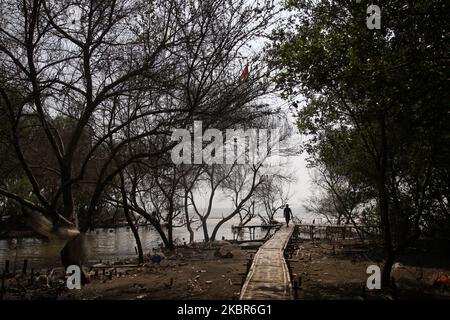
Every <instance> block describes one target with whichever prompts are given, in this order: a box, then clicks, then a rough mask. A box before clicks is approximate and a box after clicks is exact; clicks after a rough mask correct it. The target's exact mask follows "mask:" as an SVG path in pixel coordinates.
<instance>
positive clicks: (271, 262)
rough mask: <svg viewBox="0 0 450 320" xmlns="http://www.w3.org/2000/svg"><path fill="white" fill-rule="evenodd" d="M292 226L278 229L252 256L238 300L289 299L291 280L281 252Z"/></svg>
mask: <svg viewBox="0 0 450 320" xmlns="http://www.w3.org/2000/svg"><path fill="white" fill-rule="evenodd" d="M293 231H294V226H293V225H291V226H289V228H286V227H285V226H282V227H281V228H280V229H279V230H278V231H277V232H276V233H275V234H274V235H273V236H272V238H270V240H268V241H267V242H266V243H265V244H264V245H262V246H261V247H260V249H259V250H258V252H257V253H256V254H255V257H254V259H253V264H252V266H251V268H250V270H249V272H248V275H247V278H246V280H245V282H244V285H243V286H242V290H241V296H240V299H241V300H289V299H292V288H291V279H290V277H289V270H288V267H287V265H286V261H285V260H284V249H285V248H286V246H287V243H288V242H289V239H290V238H291V235H292V232H293Z"/></svg>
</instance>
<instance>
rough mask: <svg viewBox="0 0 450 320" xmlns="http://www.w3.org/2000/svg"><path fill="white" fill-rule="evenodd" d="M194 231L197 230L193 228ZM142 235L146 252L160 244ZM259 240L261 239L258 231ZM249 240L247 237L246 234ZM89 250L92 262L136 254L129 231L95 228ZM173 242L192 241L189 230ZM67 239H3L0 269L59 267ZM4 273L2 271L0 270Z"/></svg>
mask: <svg viewBox="0 0 450 320" xmlns="http://www.w3.org/2000/svg"><path fill="white" fill-rule="evenodd" d="M216 223H217V221H214V220H213V221H211V222H210V225H209V232H210V233H211V232H212V229H213V228H214V225H215V224H216ZM233 224H235V225H236V224H237V223H236V221H229V222H228V223H225V224H224V225H223V226H222V227H221V228H220V229H219V232H218V235H217V239H218V240H220V239H222V237H225V239H232V238H233V234H232V232H231V226H232V225H233ZM194 230H195V229H194ZM139 235H140V238H141V242H142V246H143V248H144V251H145V252H148V251H150V250H152V249H153V248H157V247H158V246H159V244H160V243H161V239H160V237H159V235H158V233H157V232H156V231H155V230H154V229H153V228H152V227H139ZM256 236H257V237H258V236H259V234H258V232H257V235H256ZM244 237H245V238H246V239H248V235H247V234H244ZM87 238H88V241H89V247H90V255H89V256H90V262H98V261H99V260H103V261H108V260H109V261H112V260H116V259H122V258H128V257H133V256H135V255H136V253H135V246H136V242H135V240H134V236H133V233H132V232H131V230H130V228H128V227H124V228H117V229H96V230H93V231H90V232H88V233H87ZM174 240H175V241H176V242H178V243H179V244H182V243H183V242H184V241H186V242H189V233H188V232H187V230H186V228H184V227H183V228H175V229H174ZM195 240H196V241H201V240H203V232H202V230H201V229H198V230H197V231H195ZM65 243H66V242H65V241H64V240H52V241H48V240H44V239H35V238H25V239H8V240H0V266H1V267H3V265H4V261H5V260H10V264H11V269H12V270H14V264H15V263H14V262H15V261H16V262H17V263H16V264H17V266H16V267H17V269H19V268H21V265H22V262H23V260H24V259H28V261H29V265H30V267H31V268H35V269H40V268H46V267H54V266H60V259H59V253H60V251H61V249H62V248H63V247H64V245H65ZM0 270H1V269H0Z"/></svg>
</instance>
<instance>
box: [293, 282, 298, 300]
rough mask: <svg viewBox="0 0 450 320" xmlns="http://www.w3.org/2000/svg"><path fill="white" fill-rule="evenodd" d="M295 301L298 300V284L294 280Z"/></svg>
mask: <svg viewBox="0 0 450 320" xmlns="http://www.w3.org/2000/svg"><path fill="white" fill-rule="evenodd" d="M294 300H298V282H297V280H294Z"/></svg>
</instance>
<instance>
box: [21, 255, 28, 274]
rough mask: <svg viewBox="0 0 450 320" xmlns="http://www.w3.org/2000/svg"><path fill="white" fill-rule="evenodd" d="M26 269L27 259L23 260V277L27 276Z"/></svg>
mask: <svg viewBox="0 0 450 320" xmlns="http://www.w3.org/2000/svg"><path fill="white" fill-rule="evenodd" d="M27 268H28V259H24V260H23V267H22V275H23V276H25V275H26V274H27Z"/></svg>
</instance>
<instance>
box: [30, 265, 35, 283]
mask: <svg viewBox="0 0 450 320" xmlns="http://www.w3.org/2000/svg"><path fill="white" fill-rule="evenodd" d="M33 282H34V268H31V274H30V283H31V284H33Z"/></svg>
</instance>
